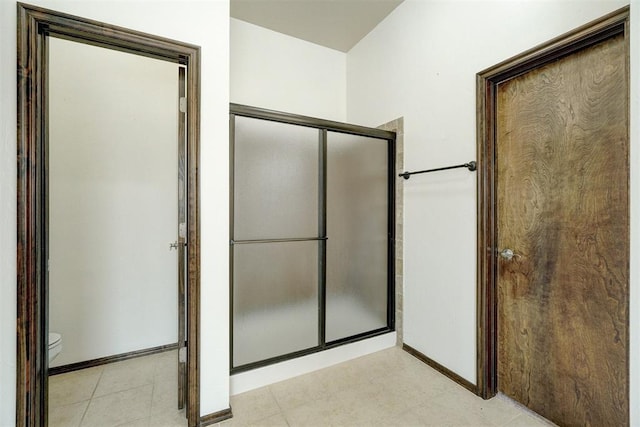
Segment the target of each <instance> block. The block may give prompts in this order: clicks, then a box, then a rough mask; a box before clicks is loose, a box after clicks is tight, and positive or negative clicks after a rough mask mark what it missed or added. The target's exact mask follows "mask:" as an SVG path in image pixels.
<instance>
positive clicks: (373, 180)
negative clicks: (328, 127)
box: [326, 132, 389, 341]
mask: <svg viewBox="0 0 640 427" xmlns="http://www.w3.org/2000/svg"><path fill="white" fill-rule="evenodd" d="M388 145H389V144H388V141H387V140H384V139H376V138H368V137H364V136H357V135H349V134H342V133H336V132H328V134H327V235H328V236H329V237H330V238H329V239H328V240H327V282H326V288H327V293H326V295H327V300H326V305H327V308H326V340H327V341H335V340H339V339H342V338H347V337H350V336H354V335H359V334H362V333H366V332H369V331H372V330H376V329H381V328H386V327H387V320H388V319H387V297H388V287H387V279H388V278H387V257H388V253H389V250H388V247H387V242H388V241H389V215H388V205H387V201H388V199H389V195H388V182H389V172H388V170H387V164H388V156H387V147H388Z"/></svg>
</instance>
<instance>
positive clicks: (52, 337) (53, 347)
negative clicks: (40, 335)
mask: <svg viewBox="0 0 640 427" xmlns="http://www.w3.org/2000/svg"><path fill="white" fill-rule="evenodd" d="M61 351H62V335H60V334H58V333H56V332H49V363H51V362H52V361H53V359H55V358H56V356H57V355H58V354H60V352H61Z"/></svg>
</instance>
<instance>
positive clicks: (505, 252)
mask: <svg viewBox="0 0 640 427" xmlns="http://www.w3.org/2000/svg"><path fill="white" fill-rule="evenodd" d="M500 256H501V257H502V258H504V259H506V260H507V261H509V260H510V259H511V258H513V257H514V256H515V254H514V253H513V250H512V249H509V248H505V249H503V250H501V251H500Z"/></svg>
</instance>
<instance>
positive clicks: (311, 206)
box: [232, 116, 322, 367]
mask: <svg viewBox="0 0 640 427" xmlns="http://www.w3.org/2000/svg"><path fill="white" fill-rule="evenodd" d="M234 120H235V127H234V139H235V142H234V147H233V156H234V174H233V186H234V188H233V213H234V215H233V227H232V244H233V247H232V256H233V264H232V274H233V278H232V283H233V285H232V286H233V289H232V292H233V304H232V307H233V360H232V364H233V367H237V366H243V365H247V364H251V363H254V362H260V361H263V360H267V359H271V358H274V357H278V356H282V355H285V354H289V353H292V352H296V351H300V350H305V349H309V348H312V347H316V346H318V345H319V339H318V327H319V326H318V324H319V321H318V304H319V277H320V273H319V264H318V259H319V251H320V250H321V247H322V240H321V239H320V237H321V236H319V213H318V211H319V209H318V206H319V203H320V199H319V197H320V189H319V188H320V185H321V181H320V164H319V162H320V153H321V142H320V137H319V131H318V130H317V129H313V128H308V127H303V126H293V125H288V124H283V123H277V122H271V121H267V120H261V119H254V118H247V117H242V116H234Z"/></svg>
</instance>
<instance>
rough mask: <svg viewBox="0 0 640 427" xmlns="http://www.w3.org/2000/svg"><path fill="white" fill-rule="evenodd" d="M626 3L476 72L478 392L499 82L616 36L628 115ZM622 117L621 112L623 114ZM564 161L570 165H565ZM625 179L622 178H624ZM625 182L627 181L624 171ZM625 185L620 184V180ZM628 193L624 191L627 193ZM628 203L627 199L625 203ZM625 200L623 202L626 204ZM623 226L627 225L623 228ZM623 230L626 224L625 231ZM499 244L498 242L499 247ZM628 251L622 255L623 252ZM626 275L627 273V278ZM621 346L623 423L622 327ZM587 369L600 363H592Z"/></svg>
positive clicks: (492, 369) (493, 258)
mask: <svg viewBox="0 0 640 427" xmlns="http://www.w3.org/2000/svg"><path fill="white" fill-rule="evenodd" d="M628 28H629V8H628V7H625V8H623V9H620V10H618V11H615V12H613V13H611V14H609V15H607V16H605V17H603V18H601V19H599V20H597V21H594V22H591V23H589V24H587V25H585V26H583V27H580V28H578V29H576V30H574V31H572V32H570V33H568V34H565V35H563V36H560V37H558V38H556V39H554V40H551V41H550V42H548V43H545V44H543V45H541V46H538V47H536V48H534V49H531V50H529V51H527V52H524V53H523V54H521V55H518V56H516V57H514V58H511V59H509V60H507V61H505V62H503V63H500V64H498V65H496V66H494V67H492V68H490V69H487V70H485V71H483V72H481V73H479V74H478V76H477V105H478V111H477V113H478V116H477V119H478V120H477V126H478V128H477V138H478V141H477V144H478V164H479V177H478V306H477V307H478V319H477V325H478V326H477V328H478V329H477V337H478V354H477V362H478V364H477V366H478V368H477V369H478V376H477V386H478V394H479V395H480V396H482V397H484V398H490V397H492V396H494V395H495V394H496V393H497V391H498V360H497V359H498V354H497V348H498V333H497V332H498V322H499V320H498V311H497V309H498V293H497V291H498V288H497V279H498V265H499V262H498V259H497V258H498V254H497V249H498V248H499V242H498V241H497V237H498V228H497V227H498V218H497V216H498V212H497V203H498V192H497V187H496V186H497V172H498V171H497V163H496V162H497V157H498V153H497V147H496V144H497V141H496V140H497V123H496V122H497V120H498V111H497V99H498V95H499V90H500V85H501V84H503V83H505V82H508V81H510V80H512V79H515V78H517V77H518V76H522V75H523V74H525V73H528V72H530V71H531V70H535V69H538V68H540V67H544V66H545V65H547V64H550V63H552V62H554V61H557V60H559V59H561V58H565V57H567V56H568V55H571V54H573V53H576V52H579V51H581V50H584V49H586V48H589V47H592V46H595V45H597V44H599V43H601V42H604V41H607V40H612V39H615V38H616V37H618V38H619V39H620V40H621V41H620V43H621V46H622V50H623V53H622V56H623V57H622V59H621V61H623V65H622V68H623V73H624V77H623V78H624V80H625V85H626V88H627V89H626V96H624V95H623V98H625V99H623V100H622V101H623V102H625V106H624V107H623V108H624V111H625V113H626V117H628V108H629V107H628V87H629V86H628V79H629V72H628V70H629V60H628V58H629V38H628V34H629V33H628V31H629V30H628ZM620 120H621V121H624V120H625V118H624V117H621V118H620ZM625 125H626V131H625V132H623V133H625V135H624V136H625V142H626V143H627V144H628V120H627V123H625ZM567 167H569V168H570V167H571V166H570V165H567ZM622 173H623V174H624V173H627V174H628V156H627V158H626V168H625V170H624V171H622ZM623 181H624V178H623ZM624 184H626V185H627V187H628V175H627V178H626V182H624ZM623 186H624V185H623ZM627 199H628V196H627ZM625 203H626V204H625ZM625 203H623V206H622V211H625V213H626V218H623V220H622V221H623V223H624V224H622V227H623V228H622V229H621V230H618V232H619V233H622V234H623V235H620V236H619V237H618V239H619V240H618V243H619V244H620V245H622V247H623V249H624V248H625V247H626V252H625V251H624V250H622V252H619V253H618V255H621V258H620V257H619V258H620V259H621V261H622V262H623V264H625V263H626V266H625V265H622V266H621V268H622V270H621V271H622V273H621V274H622V275H623V276H624V277H623V278H622V279H623V280H622V282H625V283H626V288H624V289H621V290H619V291H618V296H619V297H620V298H619V302H620V307H619V311H620V312H619V313H618V314H619V316H618V318H619V319H620V321H621V322H622V324H623V325H626V326H625V327H626V328H628V321H629V319H628V313H629V312H628V261H629V260H628V247H629V234H628V200H626V201H625ZM625 206H626V208H625ZM625 227H626V228H625ZM624 230H627V231H626V232H625V231H624ZM500 249H502V248H500ZM625 253H626V255H624V254H625ZM625 277H626V279H625ZM619 339H620V340H621V342H622V344H623V345H624V346H625V348H626V349H625V350H624V351H623V353H625V354H624V356H625V358H626V362H623V364H624V363H626V369H625V370H624V371H625V372H624V373H621V374H620V377H621V378H622V384H617V386H618V387H619V388H620V390H618V391H617V392H616V393H617V394H619V395H620V396H619V397H620V399H618V398H616V399H617V400H618V401H624V402H626V405H627V409H626V410H625V409H623V410H622V411H623V412H625V414H624V419H623V420H622V421H621V423H622V424H623V425H624V424H625V423H628V422H629V419H628V412H629V411H628V399H629V377H628V356H629V355H628V334H626V333H623V334H622V335H621V336H620V338H619ZM591 369H602V368H601V367H598V366H594V367H591Z"/></svg>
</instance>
